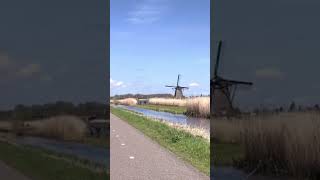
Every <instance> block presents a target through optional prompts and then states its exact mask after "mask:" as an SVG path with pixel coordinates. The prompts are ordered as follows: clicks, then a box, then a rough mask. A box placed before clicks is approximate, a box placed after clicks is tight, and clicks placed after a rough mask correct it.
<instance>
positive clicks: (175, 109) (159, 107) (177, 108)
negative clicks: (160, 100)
mask: <svg viewBox="0 0 320 180" xmlns="http://www.w3.org/2000/svg"><path fill="white" fill-rule="evenodd" d="M137 107H139V108H144V109H150V110H154V111H162V112H168V113H173V114H184V113H185V112H186V111H187V108H186V107H181V106H169V105H154V104H146V105H137Z"/></svg>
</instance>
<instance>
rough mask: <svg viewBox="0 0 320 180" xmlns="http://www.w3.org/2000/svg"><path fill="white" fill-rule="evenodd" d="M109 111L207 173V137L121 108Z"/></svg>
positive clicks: (208, 154) (208, 147) (208, 162)
mask: <svg viewBox="0 0 320 180" xmlns="http://www.w3.org/2000/svg"><path fill="white" fill-rule="evenodd" d="M111 112H112V114H114V115H116V116H118V117H119V118H121V119H122V120H125V121H127V122H128V123H129V124H130V125H132V126H133V127H135V128H137V129H138V130H140V131H141V132H143V133H144V134H145V135H146V136H148V137H150V138H151V139H153V140H155V141H156V142H158V143H159V144H160V145H162V146H164V147H165V148H167V149H169V150H170V151H171V152H173V153H175V154H176V155H177V156H179V157H181V158H182V159H184V160H185V161H187V162H189V163H190V164H192V165H193V166H194V167H196V168H198V169H199V170H200V171H202V172H204V173H206V174H209V170H210V143H209V141H208V140H207V139H205V138H203V137H200V136H195V135H192V134H191V133H189V132H186V131H185V130H183V129H179V128H174V127H171V126H170V125H168V124H166V123H163V122H160V121H153V120H151V119H149V118H147V117H143V116H140V115H138V114H135V113H133V112H129V111H127V110H123V109H121V108H113V107H111Z"/></svg>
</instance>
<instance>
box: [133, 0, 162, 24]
mask: <svg viewBox="0 0 320 180" xmlns="http://www.w3.org/2000/svg"><path fill="white" fill-rule="evenodd" d="M160 2H162V1H159V0H145V1H143V3H141V4H138V5H137V6H136V7H135V8H134V10H133V11H130V12H129V13H128V15H129V17H128V18H127V21H128V22H130V23H132V24H145V23H153V22H155V21H158V20H159V19H160V16H161V14H162V13H163V10H164V9H163V7H162V6H161V4H159V3H160Z"/></svg>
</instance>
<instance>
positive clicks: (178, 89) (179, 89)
mask: <svg viewBox="0 0 320 180" xmlns="http://www.w3.org/2000/svg"><path fill="white" fill-rule="evenodd" d="M179 81H180V74H179V75H178V80H177V85H176V86H166V87H170V88H173V89H174V98H177V99H181V98H184V96H183V90H184V89H189V88H188V87H184V86H180V85H179Z"/></svg>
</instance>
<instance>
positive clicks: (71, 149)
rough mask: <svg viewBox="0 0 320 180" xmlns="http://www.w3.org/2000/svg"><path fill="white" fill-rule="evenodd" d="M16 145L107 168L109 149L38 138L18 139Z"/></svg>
mask: <svg viewBox="0 0 320 180" xmlns="http://www.w3.org/2000/svg"><path fill="white" fill-rule="evenodd" d="M16 143H18V144H21V145H30V146H33V147H38V148H43V149H46V150H50V151H53V152H57V153H63V154H66V155H72V156H76V157H78V158H80V159H86V160H89V161H91V162H94V163H97V164H100V165H103V166H105V167H108V166H109V149H106V148H101V147H96V146H93V145H88V144H81V143H75V142H64V141H58V140H53V139H46V138H40V137H19V138H17V139H16Z"/></svg>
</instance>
